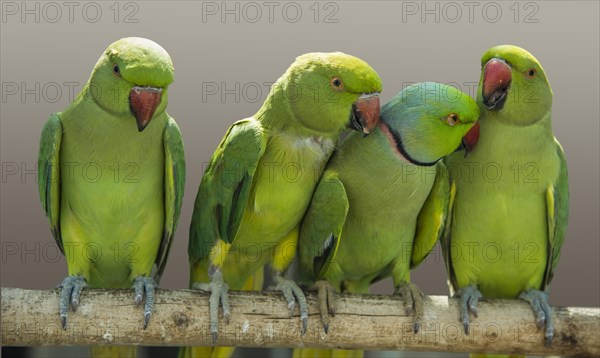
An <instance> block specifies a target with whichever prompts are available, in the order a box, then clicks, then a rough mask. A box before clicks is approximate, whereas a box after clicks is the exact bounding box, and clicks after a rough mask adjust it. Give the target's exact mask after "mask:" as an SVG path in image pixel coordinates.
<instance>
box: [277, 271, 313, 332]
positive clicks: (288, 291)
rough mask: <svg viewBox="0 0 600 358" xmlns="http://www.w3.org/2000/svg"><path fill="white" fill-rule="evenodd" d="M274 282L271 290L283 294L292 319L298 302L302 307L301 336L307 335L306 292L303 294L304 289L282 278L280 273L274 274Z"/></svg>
mask: <svg viewBox="0 0 600 358" xmlns="http://www.w3.org/2000/svg"><path fill="white" fill-rule="evenodd" d="M273 281H274V282H275V286H273V287H269V290H275V291H281V292H282V293H283V296H284V297H285V299H286V300H287V303H288V309H289V310H290V317H292V316H293V315H294V309H295V308H296V300H297V301H298V306H300V319H301V320H302V330H301V334H302V335H304V334H305V333H306V327H307V326H308V303H307V302H306V296H304V292H302V289H300V287H298V285H297V284H296V282H294V281H292V280H290V279H287V278H284V277H282V276H281V273H279V272H275V273H274V275H273Z"/></svg>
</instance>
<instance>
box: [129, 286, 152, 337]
mask: <svg viewBox="0 0 600 358" xmlns="http://www.w3.org/2000/svg"><path fill="white" fill-rule="evenodd" d="M155 286H156V282H155V281H154V279H153V278H152V277H147V276H139V277H136V278H135V280H133V289H134V290H135V304H136V305H138V306H139V305H140V303H142V299H143V298H144V292H145V293H146V303H145V304H144V329H146V327H148V322H150V316H152V308H154V287H155Z"/></svg>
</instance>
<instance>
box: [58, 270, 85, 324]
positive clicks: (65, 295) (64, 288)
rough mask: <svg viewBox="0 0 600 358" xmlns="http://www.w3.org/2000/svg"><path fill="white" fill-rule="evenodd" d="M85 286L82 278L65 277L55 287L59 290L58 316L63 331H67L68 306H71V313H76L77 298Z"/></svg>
mask: <svg viewBox="0 0 600 358" xmlns="http://www.w3.org/2000/svg"><path fill="white" fill-rule="evenodd" d="M85 286H86V284H85V279H84V278H83V276H67V277H65V279H64V280H63V281H62V282H61V283H60V284H59V285H58V286H57V287H58V288H60V289H61V290H60V300H59V304H58V312H59V314H60V324H61V325H62V328H63V329H67V317H68V316H69V306H71V308H72V309H73V311H77V306H79V296H80V295H81V291H82V290H83V288H84V287H85Z"/></svg>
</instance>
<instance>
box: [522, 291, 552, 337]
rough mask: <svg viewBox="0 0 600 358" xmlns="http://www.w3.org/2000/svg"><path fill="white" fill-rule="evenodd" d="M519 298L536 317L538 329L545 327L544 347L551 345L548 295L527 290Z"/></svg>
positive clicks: (550, 311) (550, 314)
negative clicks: (526, 303) (528, 305)
mask: <svg viewBox="0 0 600 358" xmlns="http://www.w3.org/2000/svg"><path fill="white" fill-rule="evenodd" d="M519 298H521V299H523V300H525V301H527V302H529V304H530V305H531V309H532V310H533V313H534V314H535V317H536V323H537V325H538V327H539V328H543V327H544V326H545V328H546V333H545V338H546V342H545V343H546V345H547V346H551V345H552V339H553V338H554V324H553V322H552V307H550V305H549V304H548V293H546V292H544V291H539V290H527V291H524V292H522V293H521V294H520V295H519Z"/></svg>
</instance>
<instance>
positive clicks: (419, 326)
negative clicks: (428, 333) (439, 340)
mask: <svg viewBox="0 0 600 358" xmlns="http://www.w3.org/2000/svg"><path fill="white" fill-rule="evenodd" d="M420 329H421V324H420V323H415V325H414V328H413V331H414V332H415V334H417V333H419V330H420Z"/></svg>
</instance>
